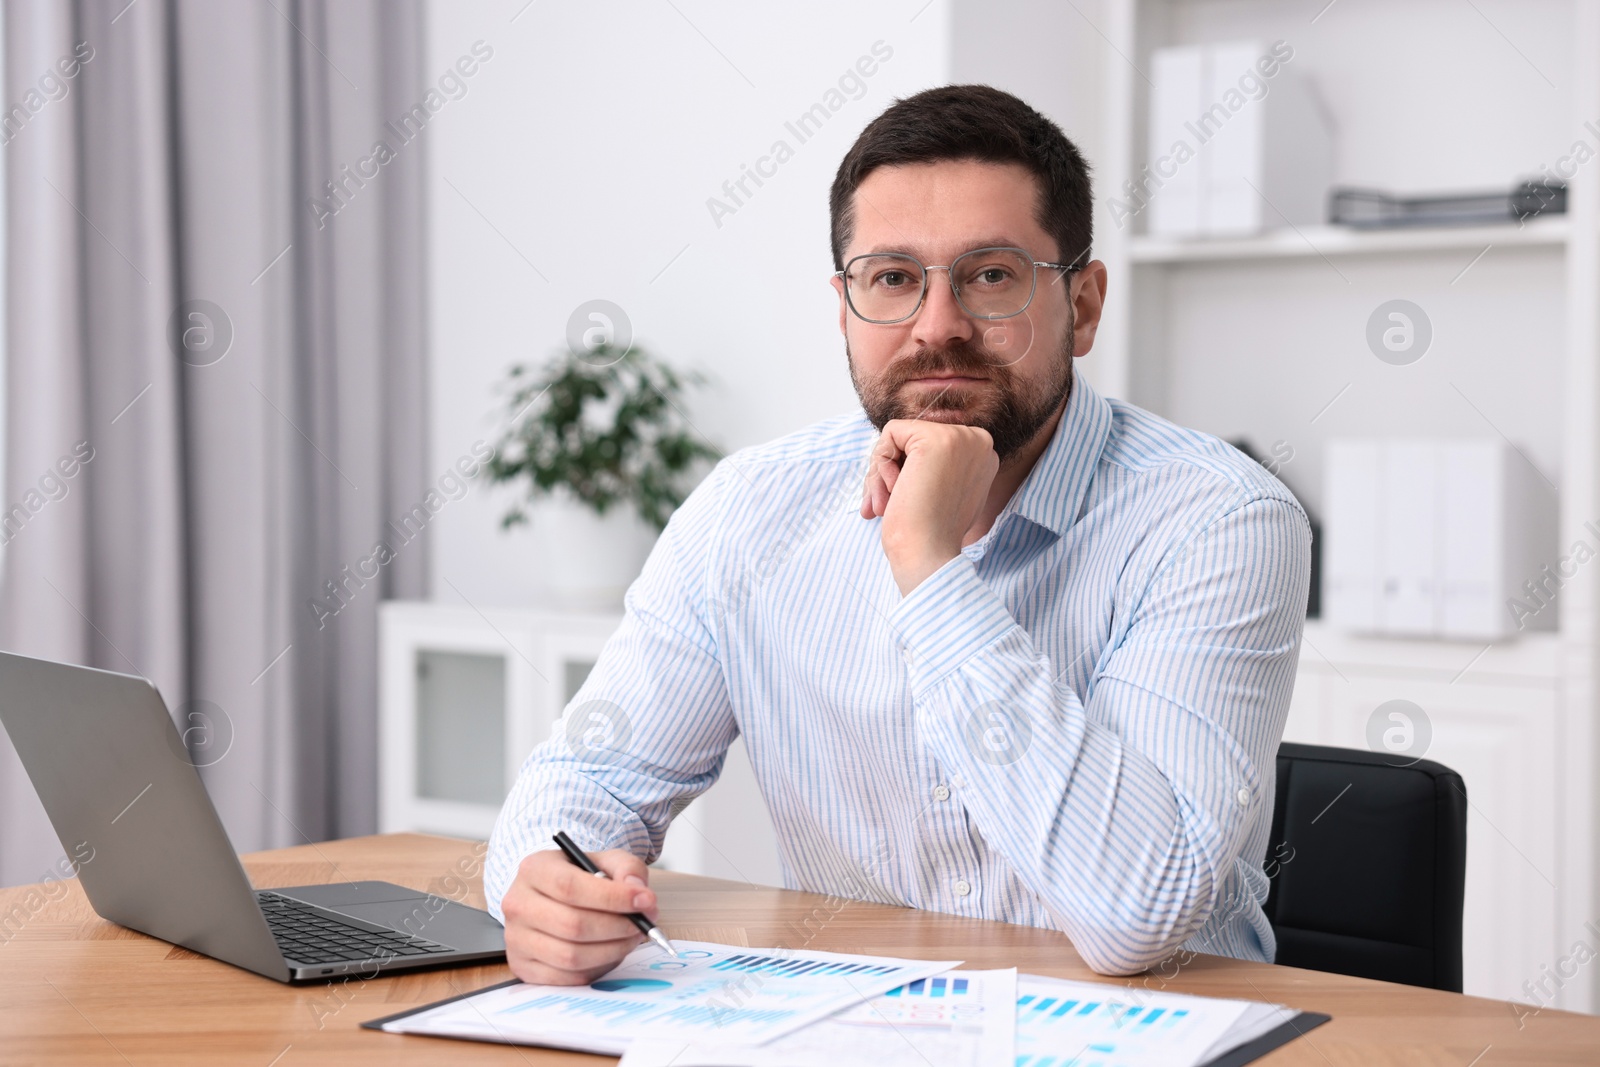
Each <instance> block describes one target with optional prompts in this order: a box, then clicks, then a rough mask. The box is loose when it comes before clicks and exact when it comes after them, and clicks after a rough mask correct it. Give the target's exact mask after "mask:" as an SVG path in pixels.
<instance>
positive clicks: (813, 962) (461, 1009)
mask: <svg viewBox="0 0 1600 1067" xmlns="http://www.w3.org/2000/svg"><path fill="white" fill-rule="evenodd" d="M677 946H678V950H679V954H678V956H677V957H667V956H665V955H664V954H662V953H661V952H660V951H659V950H658V949H656V948H655V946H654V945H645V946H642V947H641V948H638V949H636V950H634V951H633V952H632V953H630V954H629V955H628V957H627V958H626V959H625V960H623V961H622V963H620V964H618V965H617V966H616V967H615V968H613V969H612V970H611V971H610V972H608V973H607V974H606V975H605V976H604V977H602V978H599V979H597V980H596V981H594V982H591V983H589V985H587V986H577V987H574V986H541V985H525V984H520V983H518V984H512V985H503V986H495V987H492V988H490V989H487V990H484V991H482V992H480V993H478V994H476V995H473V996H471V997H467V998H464V999H459V1000H454V1001H449V1002H446V1003H445V1004H442V1005H439V1006H436V1007H434V1008H432V1009H429V1010H425V1011H421V1012H417V1013H415V1014H412V1015H409V1016H406V1017H405V1018H403V1019H398V1020H395V1021H392V1022H386V1023H385V1024H384V1029H385V1030H389V1031H391V1032H401V1033H428V1034H438V1035H442V1036H447V1037H464V1038H472V1039H476V1040H479V1041H500V1042H505V1043H509V1044H526V1045H551V1046H554V1047H557V1048H573V1049H579V1050H582V1051H591V1052H605V1053H609V1054H611V1055H620V1054H621V1053H622V1052H624V1051H626V1050H627V1048H628V1046H629V1045H631V1044H632V1043H633V1042H634V1040H635V1039H637V1038H639V1037H644V1036H649V1037H653V1038H677V1039H679V1040H680V1041H707V1042H715V1043H721V1044H759V1043H761V1042H764V1041H768V1040H770V1039H772V1038H774V1037H778V1036H780V1035H783V1034H786V1033H790V1032H792V1031H794V1030H798V1029H800V1028H801V1027H804V1026H806V1025H808V1024H811V1023H814V1022H816V1021H818V1020H819V1019H823V1018H826V1017H827V1016H829V1015H832V1014H833V1013H835V1012H837V1011H839V1010H841V1009H844V1008H848V1007H849V1006H851V1005H853V1004H858V1003H860V1002H861V1001H862V1000H864V999H870V998H873V997H877V996H879V995H880V994H882V993H884V992H886V991H887V990H889V989H892V988H894V987H895V986H898V985H904V984H906V983H908V982H915V981H917V980H919V979H926V978H930V977H933V976H934V975H937V974H939V973H940V972H942V971H946V970H949V969H950V968H951V967H952V966H954V964H955V962H957V961H952V960H945V961H942V962H939V961H925V960H904V959H894V958H890V957H883V956H847V955H842V954H839V953H832V952H816V951H808V950H792V951H770V950H769V951H766V952H750V951H749V950H746V949H737V948H733V947H731V946H728V945H717V944H710V943H706V942H699V941H679V942H677Z"/></svg>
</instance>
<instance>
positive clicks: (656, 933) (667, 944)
mask: <svg viewBox="0 0 1600 1067" xmlns="http://www.w3.org/2000/svg"><path fill="white" fill-rule="evenodd" d="M650 940H652V941H654V942H655V943H656V944H657V945H658V946H659V947H660V948H661V951H663V952H665V953H666V954H667V955H669V956H671V957H672V958H673V959H678V958H679V957H678V949H677V947H676V946H675V945H673V943H672V942H671V941H668V940H667V935H666V934H663V933H662V932H661V931H660V930H659V929H653V930H651V931H650Z"/></svg>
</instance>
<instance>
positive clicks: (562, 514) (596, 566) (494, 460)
mask: <svg viewBox="0 0 1600 1067" xmlns="http://www.w3.org/2000/svg"><path fill="white" fill-rule="evenodd" d="M700 384H703V379H702V378H701V377H700V376H699V375H697V374H693V373H689V374H680V373H679V372H677V371H674V370H673V369H672V368H671V367H669V366H667V365H666V364H665V363H663V362H662V361H661V360H660V359H658V358H656V357H655V356H653V355H651V354H650V353H649V352H647V351H645V350H644V349H642V348H640V347H639V346H638V345H632V346H630V347H629V348H627V349H626V350H624V351H620V352H619V351H617V350H616V349H615V348H613V347H612V346H610V345H608V344H600V345H597V346H595V347H593V348H590V349H587V350H585V351H583V352H582V353H580V354H574V353H573V352H569V351H563V352H562V353H560V354H559V355H557V356H555V357H552V358H551V359H550V360H549V361H547V362H546V363H545V364H544V365H542V366H540V367H533V366H530V365H527V364H518V365H516V366H513V367H512V368H511V370H510V373H509V375H508V377H507V379H506V381H505V383H504V385H503V390H504V392H505V393H506V395H507V399H506V404H505V412H506V415H507V417H508V418H507V423H506V427H505V430H504V432H503V433H502V435H501V437H500V439H499V440H498V441H497V442H496V444H495V451H494V455H493V456H492V457H491V458H490V460H489V462H488V463H487V464H485V465H484V470H483V474H482V475H481V477H483V478H486V479H487V480H488V481H489V482H490V483H492V484H498V485H513V486H517V487H519V488H520V489H521V490H522V495H521V499H519V500H518V501H517V502H515V503H514V504H513V505H512V506H511V507H510V508H509V509H508V510H507V511H506V513H505V515H504V517H503V518H502V519H501V525H502V527H504V528H508V529H509V528H511V527H515V526H519V525H524V524H530V523H531V525H532V527H533V530H534V534H535V539H534V540H535V544H534V554H535V557H536V560H537V563H538V565H540V566H541V567H542V569H543V571H544V574H545V581H544V583H543V584H544V585H545V587H546V588H547V589H548V591H549V594H550V598H551V600H552V601H553V602H554V603H555V604H556V605H557V606H561V607H594V608H602V607H615V606H616V605H617V604H619V603H621V600H622V594H623V592H624V591H625V590H626V588H627V586H628V583H630V582H631V581H632V580H633V579H634V577H636V576H637V575H638V572H639V568H640V567H642V566H643V564H644V558H645V556H646V555H648V554H649V550H650V546H651V544H653V542H654V540H655V536H656V535H657V534H659V533H660V532H661V530H662V529H664V528H665V527H666V524H667V520H668V519H669V518H670V517H671V516H672V512H673V511H674V510H676V509H677V507H678V505H680V504H682V503H683V501H684V498H685V497H687V496H688V494H689V491H690V490H691V489H692V488H693V487H694V484H695V482H696V481H698V479H699V477H700V476H701V475H702V474H703V473H704V469H705V467H706V465H707V463H708V462H709V461H715V460H716V459H719V458H720V457H721V453H719V452H718V451H717V450H716V449H715V448H713V447H712V446H711V445H710V444H708V443H707V442H705V440H704V439H703V438H702V437H701V436H700V435H699V433H698V432H697V431H696V430H695V428H694V427H693V425H691V424H690V422H689V420H688V418H687V417H686V416H685V415H684V413H683V408H684V398H685V393H686V392H687V391H688V388H689V387H691V386H696V385H700ZM535 504H537V505H538V507H537V508H535V507H534V505H535Z"/></svg>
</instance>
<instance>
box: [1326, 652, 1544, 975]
mask: <svg viewBox="0 0 1600 1067" xmlns="http://www.w3.org/2000/svg"><path fill="white" fill-rule="evenodd" d="M1344 673H1345V676H1346V678H1347V679H1348V681H1341V680H1339V679H1337V678H1335V679H1334V681H1333V682H1332V683H1331V685H1330V699H1329V701H1328V704H1327V717H1326V719H1325V720H1324V730H1325V734H1324V736H1326V737H1327V738H1328V740H1327V741H1326V743H1328V744H1334V745H1340V746H1346V747H1350V748H1367V747H1368V742H1367V737H1368V722H1369V720H1370V719H1371V718H1372V716H1373V715H1374V713H1375V712H1376V710H1377V709H1378V708H1379V706H1380V705H1383V704H1385V703H1386V702H1388V701H1391V700H1397V699H1398V700H1408V701H1411V702H1412V703H1414V704H1415V705H1416V706H1417V707H1418V708H1420V709H1421V714H1422V716H1423V718H1422V719H1421V720H1420V721H1419V724H1418V726H1419V728H1420V726H1421V724H1422V723H1426V727H1427V729H1428V730H1429V731H1430V733H1431V739H1430V740H1429V742H1428V744H1427V748H1426V751H1424V752H1416V751H1413V752H1412V754H1413V755H1420V756H1425V757H1426V758H1428V759H1431V760H1434V761H1436V762H1439V763H1442V764H1444V765H1445V766H1447V767H1449V768H1451V769H1452V770H1454V771H1456V772H1457V773H1458V774H1460V775H1461V777H1462V779H1463V780H1464V781H1465V782H1466V786H1467V802H1468V814H1467V894H1466V911H1465V919H1464V925H1465V930H1464V939H1463V940H1464V948H1463V950H1464V956H1465V960H1464V963H1465V986H1466V992H1467V993H1469V994H1474V995H1477V996H1485V997H1498V998H1504V999H1511V998H1516V999H1523V1000H1525V999H1527V994H1526V993H1524V992H1523V990H1522V985H1523V983H1524V982H1525V981H1527V980H1529V979H1537V978H1538V977H1539V975H1540V968H1541V967H1542V966H1544V965H1546V964H1549V963H1551V962H1552V961H1553V960H1555V959H1556V958H1557V957H1558V956H1559V955H1560V953H1559V951H1558V944H1559V942H1560V941H1561V938H1560V936H1559V934H1560V931H1558V930H1557V929H1556V920H1555V916H1556V904H1557V893H1556V886H1557V885H1558V884H1560V881H1561V879H1562V878H1563V877H1570V872H1565V871H1563V869H1562V861H1561V856H1560V854H1559V851H1558V849H1557V847H1556V842H1557V833H1558V827H1559V825H1560V806H1559V805H1560V798H1561V795H1562V794H1561V782H1560V781H1559V777H1558V772H1557V771H1556V770H1555V768H1558V767H1560V765H1561V761H1560V760H1559V759H1558V758H1557V753H1556V751H1555V730H1554V718H1555V713H1556V694H1555V692H1554V690H1553V689H1550V688H1542V687H1537V686H1533V685H1529V686H1528V687H1526V688H1516V687H1511V686H1491V685H1467V684H1464V683H1459V682H1458V683H1456V684H1453V685H1452V684H1447V683H1445V682H1421V681H1411V680H1406V679H1399V678H1378V677H1373V676H1371V675H1361V674H1355V673H1352V672H1351V671H1350V670H1349V669H1348V668H1345V669H1344ZM1568 940H1570V938H1569V939H1568Z"/></svg>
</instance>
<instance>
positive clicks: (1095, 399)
mask: <svg viewBox="0 0 1600 1067" xmlns="http://www.w3.org/2000/svg"><path fill="white" fill-rule="evenodd" d="M1110 434H1111V404H1110V403H1109V402H1108V401H1107V400H1106V399H1105V398H1104V397H1102V396H1101V395H1100V394H1099V393H1097V392H1095V391H1094V390H1093V389H1092V388H1090V387H1089V383H1088V382H1087V381H1085V380H1084V378H1083V375H1081V374H1078V373H1077V371H1076V370H1074V371H1073V382H1072V397H1071V399H1069V400H1068V401H1067V410H1066V411H1065V412H1064V413H1063V414H1062V416H1061V422H1060V423H1058V424H1057V426H1056V432H1055V434H1054V435H1053V436H1052V437H1051V438H1050V443H1049V444H1048V445H1046V446H1045V449H1044V452H1042V453H1041V454H1040V456H1039V458H1038V460H1037V461H1035V463H1034V465H1033V470H1031V471H1029V472H1028V476H1027V478H1025V479H1023V482H1022V485H1021V486H1020V487H1019V488H1018V489H1017V491H1016V493H1014V494H1013V495H1012V497H1011V500H1010V501H1009V502H1008V503H1007V505H1006V508H1005V511H1006V512H1012V511H1014V512H1016V513H1017V514H1018V515H1021V516H1022V517H1023V518H1025V519H1028V520H1029V521H1030V522H1033V523H1035V524H1037V525H1039V526H1043V527H1044V528H1045V529H1047V530H1050V531H1051V532H1052V533H1054V534H1056V535H1057V536H1058V537H1059V536H1062V535H1064V534H1065V533H1066V532H1067V531H1068V530H1069V529H1071V528H1072V524H1073V523H1074V522H1076V521H1077V518H1078V509H1079V508H1081V507H1082V506H1083V499H1084V497H1085V495H1087V493H1088V491H1089V483H1090V482H1092V481H1093V480H1094V474H1095V471H1096V469H1097V468H1098V467H1099V465H1100V453H1101V451H1102V450H1104V448H1105V444H1106V438H1107V437H1109V436H1110ZM1002 515H1004V512H1002ZM996 525H998V523H996Z"/></svg>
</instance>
